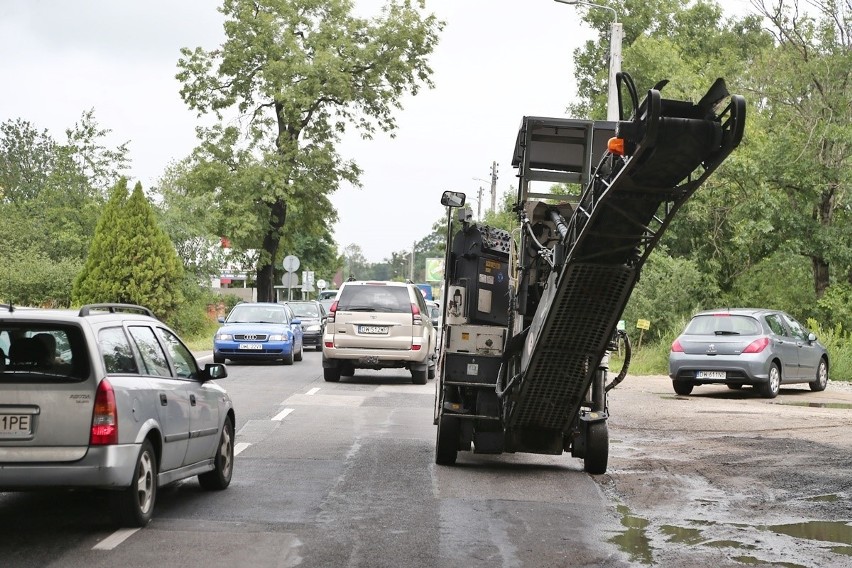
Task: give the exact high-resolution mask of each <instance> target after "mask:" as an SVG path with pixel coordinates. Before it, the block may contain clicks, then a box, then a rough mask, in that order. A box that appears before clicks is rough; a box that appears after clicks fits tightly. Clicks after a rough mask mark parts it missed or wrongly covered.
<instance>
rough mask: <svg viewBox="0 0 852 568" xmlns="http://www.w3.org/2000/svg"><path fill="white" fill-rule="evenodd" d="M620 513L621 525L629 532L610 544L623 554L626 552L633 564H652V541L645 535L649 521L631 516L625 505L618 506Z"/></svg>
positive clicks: (614, 539) (613, 538)
mask: <svg viewBox="0 0 852 568" xmlns="http://www.w3.org/2000/svg"><path fill="white" fill-rule="evenodd" d="M618 512H619V514H620V515H621V525H622V526H624V527H627V530H625V531H624V532H623V533H621V534H620V535H616V536H614V537H612V538H611V539H609V542H611V543H613V544H615V545H616V546H618V548H619V549H620V550H621V551H622V552H626V553H627V554H628V555H629V556H630V560H631V561H632V562H641V563H642V564H646V565H649V564H652V563H653V554H652V550H653V549H652V548H651V541H650V539H649V538H648V535H647V534H646V533H645V528H646V527H647V526H648V524H649V523H648V521H647V520H646V519H643V518H642V517H637V516H635V515H631V514H630V509H628V508H627V507H625V506H624V505H619V506H618Z"/></svg>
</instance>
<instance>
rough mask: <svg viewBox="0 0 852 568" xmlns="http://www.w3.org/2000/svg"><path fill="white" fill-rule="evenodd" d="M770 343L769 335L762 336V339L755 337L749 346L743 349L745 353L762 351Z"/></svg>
mask: <svg viewBox="0 0 852 568" xmlns="http://www.w3.org/2000/svg"><path fill="white" fill-rule="evenodd" d="M767 345H769V338H768V337H761V338H760V339H755V340H754V341H752V342H751V343H749V344H748V347H746V348H745V349H743V353H760V352H761V351H763V350H764V349H766V346H767Z"/></svg>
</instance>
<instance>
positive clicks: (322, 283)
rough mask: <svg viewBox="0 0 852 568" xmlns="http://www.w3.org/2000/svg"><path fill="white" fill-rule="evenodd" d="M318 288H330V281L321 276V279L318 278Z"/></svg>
mask: <svg viewBox="0 0 852 568" xmlns="http://www.w3.org/2000/svg"><path fill="white" fill-rule="evenodd" d="M317 288H319V289H320V290H325V289H326V288H328V282H326V281H325V280H323V279H322V278H320V279H319V280H317Z"/></svg>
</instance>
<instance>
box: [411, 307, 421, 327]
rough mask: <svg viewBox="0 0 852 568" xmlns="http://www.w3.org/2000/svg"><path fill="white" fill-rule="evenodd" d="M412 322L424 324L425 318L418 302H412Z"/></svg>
mask: <svg viewBox="0 0 852 568" xmlns="http://www.w3.org/2000/svg"><path fill="white" fill-rule="evenodd" d="M411 323H413V324H414V325H423V318H422V316H421V315H420V308H418V307H417V304H411Z"/></svg>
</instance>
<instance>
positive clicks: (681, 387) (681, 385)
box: [672, 381, 695, 396]
mask: <svg viewBox="0 0 852 568" xmlns="http://www.w3.org/2000/svg"><path fill="white" fill-rule="evenodd" d="M672 387H673V388H674V391H675V392H676V393H677V394H679V395H683V396H686V395H688V394H690V393H691V392H692V389H693V388H695V385H693V384H692V383H690V382H687V381H672Z"/></svg>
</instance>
